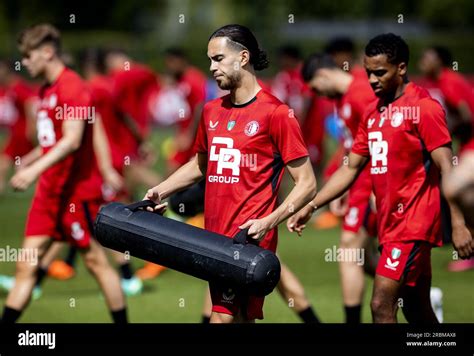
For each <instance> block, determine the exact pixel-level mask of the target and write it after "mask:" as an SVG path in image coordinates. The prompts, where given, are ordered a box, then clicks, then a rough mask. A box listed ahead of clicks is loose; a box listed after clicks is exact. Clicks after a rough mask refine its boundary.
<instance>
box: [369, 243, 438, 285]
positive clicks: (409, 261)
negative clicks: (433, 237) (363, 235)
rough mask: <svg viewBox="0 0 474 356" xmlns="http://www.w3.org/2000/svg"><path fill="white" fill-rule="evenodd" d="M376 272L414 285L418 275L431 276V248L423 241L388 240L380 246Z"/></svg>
mask: <svg viewBox="0 0 474 356" xmlns="http://www.w3.org/2000/svg"><path fill="white" fill-rule="evenodd" d="M380 248H381V256H380V259H379V263H378V265H377V270H376V271H375V273H376V274H378V275H379V276H384V277H386V278H390V279H393V280H395V281H400V279H401V278H402V277H403V278H404V279H405V282H404V284H405V285H407V286H410V287H414V286H416V284H417V281H418V280H419V279H420V277H425V278H431V248H432V245H430V244H429V243H427V242H424V241H410V242H388V243H385V244H383V245H382V246H380Z"/></svg>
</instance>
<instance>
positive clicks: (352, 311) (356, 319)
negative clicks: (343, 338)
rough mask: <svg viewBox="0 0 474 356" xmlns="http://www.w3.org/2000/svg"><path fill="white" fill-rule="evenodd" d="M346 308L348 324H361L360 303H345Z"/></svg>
mask: <svg viewBox="0 0 474 356" xmlns="http://www.w3.org/2000/svg"><path fill="white" fill-rule="evenodd" d="M344 310H345V312H346V324H360V310H361V306H360V304H359V305H354V306H352V307H348V306H347V305H345V306H344Z"/></svg>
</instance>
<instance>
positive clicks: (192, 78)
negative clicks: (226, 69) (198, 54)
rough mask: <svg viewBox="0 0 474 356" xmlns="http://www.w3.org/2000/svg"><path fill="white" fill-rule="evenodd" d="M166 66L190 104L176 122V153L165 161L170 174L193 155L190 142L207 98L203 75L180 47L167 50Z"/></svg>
mask: <svg viewBox="0 0 474 356" xmlns="http://www.w3.org/2000/svg"><path fill="white" fill-rule="evenodd" d="M165 65H166V70H167V72H168V73H169V74H170V75H172V76H173V78H174V79H175V80H176V85H177V87H178V89H179V91H180V92H181V93H182V95H183V97H184V98H186V102H187V103H188V106H189V112H188V115H186V117H184V118H183V120H180V121H178V131H177V135H176V138H175V141H176V142H175V145H176V148H175V150H176V152H175V154H174V156H173V157H172V158H171V160H170V162H168V169H169V173H172V172H174V171H175V170H176V169H177V168H179V167H181V166H182V165H183V164H185V163H187V162H188V161H189V160H190V159H191V158H192V157H193V152H192V145H193V142H194V138H195V136H196V128H197V124H198V123H199V118H200V117H201V112H202V107H203V105H204V102H205V100H206V76H205V75H204V74H203V73H202V72H201V71H200V70H199V69H198V68H196V67H194V66H193V65H191V64H190V63H189V61H188V58H187V56H186V54H185V53H184V51H183V50H182V49H180V48H168V49H167V50H166V52H165Z"/></svg>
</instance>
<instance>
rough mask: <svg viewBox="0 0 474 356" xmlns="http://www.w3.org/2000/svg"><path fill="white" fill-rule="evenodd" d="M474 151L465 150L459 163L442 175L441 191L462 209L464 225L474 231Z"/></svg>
mask: <svg viewBox="0 0 474 356" xmlns="http://www.w3.org/2000/svg"><path fill="white" fill-rule="evenodd" d="M472 167H474V152H473V151H467V152H465V153H464V154H463V156H462V157H461V160H460V162H459V165H457V166H456V167H455V168H453V169H452V171H451V172H450V173H449V175H448V176H445V177H443V181H442V183H443V192H444V196H445V197H446V199H448V201H452V202H453V204H454V203H455V204H456V206H458V207H459V208H460V210H462V212H463V215H464V220H465V221H466V225H468V226H469V227H470V228H471V231H474V213H473V211H474V172H473V170H472Z"/></svg>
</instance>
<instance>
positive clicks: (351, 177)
mask: <svg viewBox="0 0 474 356" xmlns="http://www.w3.org/2000/svg"><path fill="white" fill-rule="evenodd" d="M368 160H369V158H368V157H364V156H360V155H358V154H355V153H353V152H351V153H350V154H349V159H348V163H347V164H345V165H342V166H341V167H339V169H338V170H337V171H336V172H335V173H334V174H333V175H332V176H331V178H330V179H329V180H328V182H327V183H326V184H325V185H324V187H323V188H322V189H321V191H320V192H319V193H318V194H316V197H315V198H314V199H313V200H312V201H310V202H309V204H308V205H306V206H305V207H304V208H303V209H301V210H300V211H299V212H298V213H296V214H295V215H293V216H292V217H290V218H289V219H288V222H287V224H286V226H287V228H288V230H289V231H290V232H296V233H298V235H301V233H302V231H303V229H304V228H305V227H306V225H305V224H306V222H308V220H309V219H310V218H311V215H312V214H313V212H314V211H315V210H316V209H317V208H318V207H321V206H323V205H326V204H327V203H329V202H330V201H332V200H334V199H336V198H338V197H340V196H341V195H342V194H344V192H346V191H347V190H348V189H349V188H350V186H351V185H352V183H353V182H354V181H355V180H356V178H357V176H358V175H359V173H360V172H361V171H362V169H364V167H365V165H366V164H367V162H368Z"/></svg>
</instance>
